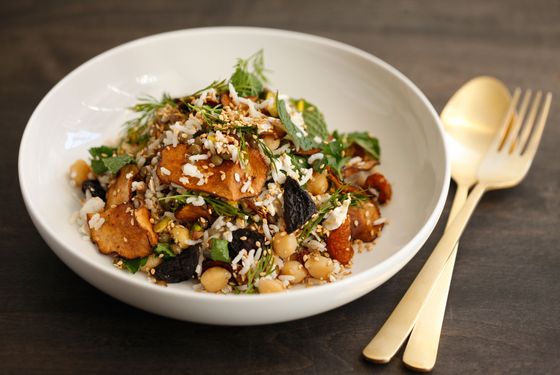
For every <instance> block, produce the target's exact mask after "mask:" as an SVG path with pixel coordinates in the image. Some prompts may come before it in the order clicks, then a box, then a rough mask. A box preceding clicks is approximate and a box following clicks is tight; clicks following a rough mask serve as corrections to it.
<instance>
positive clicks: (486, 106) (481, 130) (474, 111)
mask: <svg viewBox="0 0 560 375" xmlns="http://www.w3.org/2000/svg"><path fill="white" fill-rule="evenodd" d="M510 102H511V95H510V93H509V90H508V88H507V87H506V86H505V85H504V84H503V83H502V82H501V81H499V80H497V79H496V78H493V77H488V76H481V77H476V78H473V79H472V80H470V81H469V82H467V83H466V84H464V85H463V86H462V87H461V88H460V89H459V90H458V91H457V92H456V93H455V94H454V95H453V96H452V97H451V99H449V102H448V103H447V105H446V106H445V108H444V109H443V111H442V112H441V116H440V117H441V120H442V122H443V125H444V128H445V131H446V142H448V146H449V147H448V150H449V156H450V160H451V177H452V178H453V180H454V181H455V182H457V183H459V182H462V183H463V184H465V185H468V186H469V187H470V186H472V185H473V184H474V183H475V182H476V173H477V170H478V166H479V165H480V162H481V160H482V158H483V156H484V154H485V152H486V150H487V149H488V147H489V146H490V143H491V142H492V139H493V137H494V135H495V134H496V129H497V127H498V126H499V124H500V123H501V121H502V119H503V116H504V114H505V113H506V111H507V109H508V106H509V104H510Z"/></svg>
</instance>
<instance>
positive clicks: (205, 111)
mask: <svg viewBox="0 0 560 375" xmlns="http://www.w3.org/2000/svg"><path fill="white" fill-rule="evenodd" d="M187 107H188V108H189V110H191V111H193V112H198V113H200V114H201V115H202V117H203V118H204V121H206V123H207V124H208V125H214V124H221V123H223V121H222V120H220V113H221V112H222V109H221V108H220V105H219V104H218V105H217V106H215V107H211V106H209V105H208V104H203V105H202V106H200V107H199V106H196V105H192V104H190V103H187Z"/></svg>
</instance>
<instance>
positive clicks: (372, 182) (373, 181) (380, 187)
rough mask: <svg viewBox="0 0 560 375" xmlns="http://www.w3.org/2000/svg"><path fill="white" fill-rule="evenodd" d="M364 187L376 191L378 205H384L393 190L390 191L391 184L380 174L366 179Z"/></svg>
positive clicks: (389, 198)
mask: <svg viewBox="0 0 560 375" xmlns="http://www.w3.org/2000/svg"><path fill="white" fill-rule="evenodd" d="M366 186H367V187H369V188H373V189H375V190H377V192H378V193H379V196H378V197H377V200H378V201H379V203H381V204H384V203H386V202H388V201H390V200H391V196H392V195H393V189H391V184H390V183H389V181H387V179H386V178H385V176H383V175H382V174H381V173H374V174H372V175H371V176H369V177H368V178H367V179H366Z"/></svg>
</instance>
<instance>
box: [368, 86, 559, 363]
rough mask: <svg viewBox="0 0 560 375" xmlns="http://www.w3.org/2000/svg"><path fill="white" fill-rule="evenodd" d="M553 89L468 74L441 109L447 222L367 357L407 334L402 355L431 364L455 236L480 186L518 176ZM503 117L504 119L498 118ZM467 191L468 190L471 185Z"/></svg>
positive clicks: (386, 353)
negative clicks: (449, 193)
mask: <svg viewBox="0 0 560 375" xmlns="http://www.w3.org/2000/svg"><path fill="white" fill-rule="evenodd" d="M551 100H552V95H551V94H550V93H544V94H543V93H542V92H541V91H538V92H537V93H535V94H533V93H532V92H531V91H530V90H527V91H525V92H524V94H523V95H521V89H519V88H517V89H516V90H515V91H514V94H513V97H512V98H510V96H509V92H508V91H507V88H505V86H504V85H503V84H502V83H501V82H499V81H498V80H496V79H494V78H491V77H478V78H475V79H473V80H471V81H469V82H468V83H467V84H465V86H463V88H461V89H460V90H459V91H458V92H457V93H456V95H454V96H453V97H452V99H451V100H450V101H449V103H448V105H447V106H446V107H445V109H444V111H443V112H442V115H441V118H442V121H443V123H444V125H445V127H446V131H447V133H448V134H447V136H448V141H449V143H450V144H449V145H450V146H451V147H449V148H450V150H449V153H450V156H451V160H452V162H451V164H452V173H451V174H452V177H453V179H454V181H455V182H456V184H457V192H456V194H455V198H454V200H453V205H452V208H451V213H450V215H449V221H448V223H447V228H446V231H445V233H444V235H443V236H442V238H441V239H440V241H439V243H438V244H437V245H436V247H435V249H434V250H433V252H432V254H431V255H430V257H429V258H428V260H427V261H426V263H425V265H424V267H423V268H422V269H421V270H420V272H419V273H418V276H417V277H416V279H415V280H414V281H413V283H412V284H411V286H410V287H409V289H408V290H407V292H406V293H405V295H404V296H403V297H402V299H401V301H400V302H399V304H398V305H397V306H396V308H395V309H394V310H393V312H392V313H391V315H390V316H389V318H388V319H387V321H386V322H385V323H384V324H383V326H382V327H381V329H380V330H379V332H378V333H377V334H376V335H375V337H374V338H373V339H372V340H371V342H370V343H369V344H368V345H367V346H366V347H365V348H364V350H363V355H364V357H365V358H366V359H368V360H371V361H373V362H376V363H387V362H389V361H390V360H391V358H392V357H393V356H394V355H395V354H396V353H397V351H398V350H399V348H400V347H401V346H402V345H403V343H404V342H405V341H406V339H407V338H408V337H409V336H410V338H409V340H408V343H407V346H406V349H405V351H404V355H403V362H404V363H405V365H407V366H408V367H409V368H411V369H414V370H417V371H423V372H427V371H431V370H432V369H433V367H434V365H435V362H436V356H437V350H438V344H439V337H440V332H441V326H442V323H443V318H444V314H445V306H446V302H447V296H448V292H449V287H450V283H451V277H452V273H453V267H454V263H455V257H456V254H457V247H458V240H459V238H460V236H461V234H462V233H463V230H464V229H465V227H466V225H467V223H468V221H469V219H470V217H471V215H472V213H473V212H474V209H475V208H476V206H477V204H478V202H479V201H480V199H481V198H482V196H483V194H484V193H485V192H487V191H490V190H497V189H506V188H510V187H513V186H515V185H517V184H519V183H520V182H521V181H522V180H523V178H524V177H525V176H526V174H527V172H528V171H529V168H530V166H531V163H532V161H533V159H534V157H535V154H536V152H537V148H538V146H539V143H540V140H541V137H542V133H543V130H544V127H545V123H546V119H547V116H548V112H549V109H550V105H551ZM500 118H501V120H500ZM469 191H470V192H469Z"/></svg>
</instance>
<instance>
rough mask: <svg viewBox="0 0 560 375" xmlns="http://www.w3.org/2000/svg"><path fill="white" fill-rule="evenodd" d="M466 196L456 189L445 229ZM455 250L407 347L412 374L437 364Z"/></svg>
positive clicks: (466, 188) (462, 188)
mask: <svg viewBox="0 0 560 375" xmlns="http://www.w3.org/2000/svg"><path fill="white" fill-rule="evenodd" d="M468 193H469V186H467V185H465V184H459V185H457V191H456V193H455V197H454V198H453V205H452V206H451V212H450V213H449V218H448V221H447V226H449V224H450V223H451V222H452V221H453V219H454V218H455V216H457V212H459V210H460V209H461V207H463V206H464V205H465V201H466V200H467V195H468ZM458 246H459V243H457V244H455V248H454V249H453V252H452V253H451V256H450V257H449V259H448V260H447V263H446V264H445V268H444V270H443V273H442V274H441V276H440V278H439V280H438V281H437V282H436V285H435V286H434V289H433V291H432V293H431V295H430V296H429V297H428V299H427V301H426V303H425V306H424V307H423V308H422V311H421V312H420V315H419V316H418V318H417V319H418V320H417V321H416V324H415V325H414V328H413V329H412V333H411V334H410V338H409V339H408V343H407V344H406V349H405V351H404V354H403V362H404V363H405V365H406V366H407V367H409V368H412V369H414V370H417V371H422V372H428V371H432V369H433V368H434V366H435V364H436V358H437V352H438V346H439V338H440V335H441V326H442V324H443V319H444V317H445V306H446V304H447V296H448V294H449V287H450V286H451V278H452V275H453V267H454V265H455V257H456V256H457V247H458Z"/></svg>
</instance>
